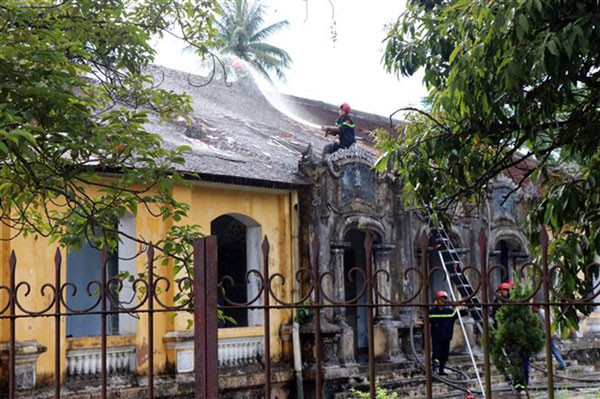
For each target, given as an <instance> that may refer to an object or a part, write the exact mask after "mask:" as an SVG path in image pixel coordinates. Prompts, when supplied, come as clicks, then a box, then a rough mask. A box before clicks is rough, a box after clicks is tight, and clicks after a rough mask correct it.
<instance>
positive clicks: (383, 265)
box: [373, 244, 395, 320]
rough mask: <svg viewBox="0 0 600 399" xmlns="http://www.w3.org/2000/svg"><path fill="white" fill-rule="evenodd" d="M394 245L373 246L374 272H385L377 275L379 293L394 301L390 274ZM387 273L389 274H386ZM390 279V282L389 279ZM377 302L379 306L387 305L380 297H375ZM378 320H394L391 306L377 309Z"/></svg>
mask: <svg viewBox="0 0 600 399" xmlns="http://www.w3.org/2000/svg"><path fill="white" fill-rule="evenodd" d="M394 247H395V246H394V245H387V244H376V245H373V257H374V265H373V266H374V267H373V272H374V273H375V272H377V271H378V270H383V271H384V272H383V273H378V274H377V291H378V293H379V294H380V295H381V296H383V297H384V298H388V299H393V298H392V297H391V295H392V289H391V287H392V286H391V284H392V280H391V273H390V256H391V254H392V249H394ZM386 273H387V274H386ZM388 276H389V277H390V279H389V281H388V278H387V277H388ZM375 302H376V303H378V304H385V303H387V302H385V301H384V300H382V299H381V298H379V296H377V295H375ZM376 318H377V319H378V320H381V319H390V320H391V318H392V308H391V307H390V306H383V307H378V308H377V313H376Z"/></svg>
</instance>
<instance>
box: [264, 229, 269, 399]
mask: <svg viewBox="0 0 600 399" xmlns="http://www.w3.org/2000/svg"><path fill="white" fill-rule="evenodd" d="M262 253H263V306H264V309H263V315H264V329H265V399H271V317H270V314H269V313H270V310H269V240H268V239H267V236H265V239H264V240H263V244H262Z"/></svg>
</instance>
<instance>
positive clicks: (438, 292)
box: [435, 290, 448, 299]
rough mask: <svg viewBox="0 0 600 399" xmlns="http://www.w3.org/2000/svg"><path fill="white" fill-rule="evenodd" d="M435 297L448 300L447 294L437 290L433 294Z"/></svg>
mask: <svg viewBox="0 0 600 399" xmlns="http://www.w3.org/2000/svg"><path fill="white" fill-rule="evenodd" d="M435 297H436V298H446V299H448V293H447V292H446V291H442V290H439V291H436V292H435Z"/></svg>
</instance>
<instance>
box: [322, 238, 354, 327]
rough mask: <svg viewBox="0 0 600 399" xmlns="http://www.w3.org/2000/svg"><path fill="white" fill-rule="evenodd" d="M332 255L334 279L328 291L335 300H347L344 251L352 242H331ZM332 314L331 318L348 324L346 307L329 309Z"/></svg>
mask: <svg viewBox="0 0 600 399" xmlns="http://www.w3.org/2000/svg"><path fill="white" fill-rule="evenodd" d="M330 248H331V256H330V263H329V272H331V274H332V277H333V281H332V280H331V279H330V280H329V281H330V284H329V286H328V287H327V288H328V293H330V296H331V299H332V300H333V301H334V302H337V303H340V302H344V301H345V300H346V289H345V281H346V276H344V252H345V251H346V249H348V248H350V243H347V242H338V243H331V245H330ZM329 311H330V314H331V320H332V321H333V322H334V323H336V324H340V325H342V326H345V325H346V314H345V308H343V307H336V308H330V309H329Z"/></svg>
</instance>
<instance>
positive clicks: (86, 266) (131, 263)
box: [64, 215, 137, 338]
mask: <svg viewBox="0 0 600 399" xmlns="http://www.w3.org/2000/svg"><path fill="white" fill-rule="evenodd" d="M115 224H116V225H117V226H116V227H118V229H119V231H121V232H123V233H125V234H127V235H129V236H131V237H135V216H133V215H126V216H124V217H123V218H121V219H120V220H119V223H118V224H117V223H115ZM135 253H136V243H135V241H133V240H131V239H129V238H126V237H121V238H120V242H119V247H118V249H117V251H115V252H114V253H112V254H110V255H109V258H108V261H107V264H106V274H107V275H106V278H107V280H108V279H110V278H112V277H115V276H117V275H119V273H121V272H128V273H130V274H132V275H134V274H135V273H136V263H135V262H136V260H135V259H132V258H133V256H134V255H135ZM100 256H101V251H100V250H98V249H96V248H95V247H93V246H92V245H90V244H89V243H88V242H85V243H84V244H83V245H82V246H81V248H80V249H78V250H77V249H72V250H71V251H69V253H68V254H67V282H68V283H71V284H74V285H75V286H76V287H77V292H76V294H75V295H71V294H72V291H71V289H67V290H66V291H65V293H64V295H65V296H66V301H67V306H69V307H71V308H72V309H87V308H88V307H90V306H92V305H93V304H94V303H95V302H97V301H98V295H99V292H98V286H96V285H93V286H91V287H90V290H91V295H89V294H88V291H87V286H88V283H89V282H90V281H94V280H95V281H98V282H100V281H101V266H102V265H101V259H100ZM119 300H120V301H122V302H131V301H132V300H135V296H134V295H133V291H132V288H131V284H130V283H129V282H127V281H125V282H124V284H123V289H122V290H121V291H120V292H119ZM128 306H130V305H128ZM107 309H109V310H110V309H111V303H110V301H108V300H107ZM99 310H100V304H98V305H97V307H96V308H94V309H93V310H92V311H99ZM106 324H107V325H106V331H107V333H108V334H109V335H116V334H133V333H135V332H136V328H137V320H136V319H135V318H134V317H133V316H131V315H128V314H124V313H123V314H119V313H114V314H109V315H108V317H107V322H106ZM101 327H102V325H101V320H100V316H99V315H97V314H85V315H81V316H67V327H66V333H67V337H73V338H77V337H87V336H97V335H100V333H101Z"/></svg>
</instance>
